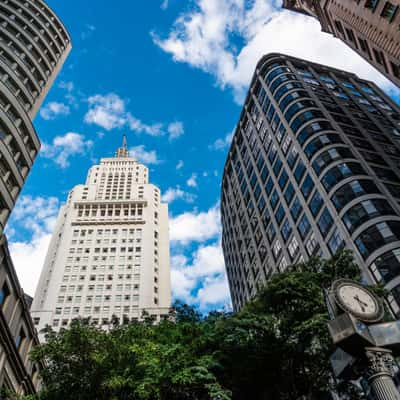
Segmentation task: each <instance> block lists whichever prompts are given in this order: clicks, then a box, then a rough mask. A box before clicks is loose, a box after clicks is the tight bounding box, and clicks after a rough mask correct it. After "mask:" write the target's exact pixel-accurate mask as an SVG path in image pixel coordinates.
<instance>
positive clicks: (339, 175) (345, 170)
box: [322, 162, 365, 192]
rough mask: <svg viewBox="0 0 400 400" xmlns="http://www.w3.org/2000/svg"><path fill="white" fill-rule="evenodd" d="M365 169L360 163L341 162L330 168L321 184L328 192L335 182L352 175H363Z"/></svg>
mask: <svg viewBox="0 0 400 400" xmlns="http://www.w3.org/2000/svg"><path fill="white" fill-rule="evenodd" d="M364 174H365V171H364V169H363V168H362V167H361V165H360V164H357V163H352V162H350V163H342V164H338V165H336V166H335V167H333V168H331V169H330V170H329V171H328V172H327V173H326V174H325V175H324V176H323V178H322V184H323V185H324V187H325V189H326V191H327V192H329V191H330V190H331V189H332V188H333V187H334V186H335V185H336V184H337V183H339V182H340V181H342V180H343V179H345V178H347V177H349V176H352V175H364Z"/></svg>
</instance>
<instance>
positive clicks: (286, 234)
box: [281, 219, 292, 242]
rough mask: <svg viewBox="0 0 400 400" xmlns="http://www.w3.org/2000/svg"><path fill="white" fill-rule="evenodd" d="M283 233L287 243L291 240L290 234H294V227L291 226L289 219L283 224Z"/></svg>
mask: <svg viewBox="0 0 400 400" xmlns="http://www.w3.org/2000/svg"><path fill="white" fill-rule="evenodd" d="M281 233H282V237H283V239H284V240H285V242H286V241H287V240H288V239H289V236H290V234H291V233H292V227H291V226H290V223H289V221H288V219H285V222H284V223H283V224H282V229H281Z"/></svg>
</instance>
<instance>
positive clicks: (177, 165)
mask: <svg viewBox="0 0 400 400" xmlns="http://www.w3.org/2000/svg"><path fill="white" fill-rule="evenodd" d="M183 166H184V162H183V161H182V160H179V161H178V164H176V167H175V168H176V169H177V170H180V169H182V168H183Z"/></svg>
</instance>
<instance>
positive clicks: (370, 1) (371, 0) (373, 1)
mask: <svg viewBox="0 0 400 400" xmlns="http://www.w3.org/2000/svg"><path fill="white" fill-rule="evenodd" d="M379 1H380V0H366V1H365V5H364V7H365V8H369V9H371V10H372V11H375V9H376V7H377V6H378V3H379Z"/></svg>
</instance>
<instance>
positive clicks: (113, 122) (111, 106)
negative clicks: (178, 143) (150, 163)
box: [84, 93, 183, 139]
mask: <svg viewBox="0 0 400 400" xmlns="http://www.w3.org/2000/svg"><path fill="white" fill-rule="evenodd" d="M87 101H88V104H89V109H88V111H87V113H86V115H85V118H84V121H85V122H86V123H87V124H94V125H98V126H100V127H102V128H103V129H105V130H107V131H110V130H113V129H120V128H128V129H130V130H131V131H133V132H136V133H145V134H147V135H150V136H163V135H165V134H166V131H165V129H164V124H162V123H160V122H156V123H152V124H147V123H145V122H143V121H142V120H140V119H139V118H137V117H135V116H134V115H132V114H131V113H130V112H129V111H127V109H126V102H125V101H124V100H123V99H121V97H119V96H118V95H117V94H115V93H108V94H106V95H101V94H96V95H94V96H90V97H89V98H88V100H87ZM180 124H182V123H181V122H173V123H170V124H169V125H168V126H167V132H168V133H169V136H170V138H171V139H172V138H175V137H178V136H180V135H181V134H183V125H180Z"/></svg>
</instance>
